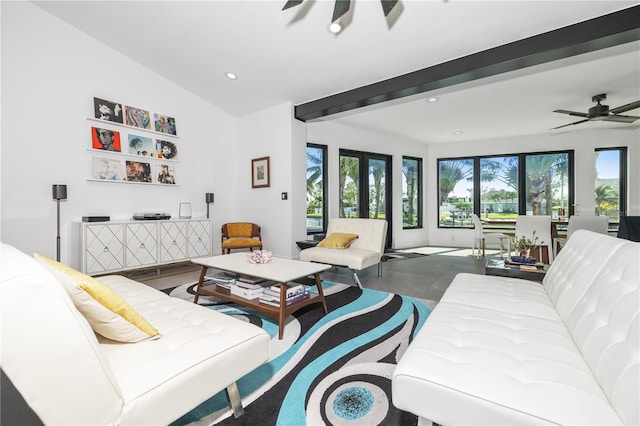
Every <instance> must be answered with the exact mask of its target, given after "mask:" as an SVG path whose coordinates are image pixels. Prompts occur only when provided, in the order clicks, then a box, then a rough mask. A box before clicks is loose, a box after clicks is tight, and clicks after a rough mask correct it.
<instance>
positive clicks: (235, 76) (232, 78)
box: [224, 72, 238, 80]
mask: <svg viewBox="0 0 640 426" xmlns="http://www.w3.org/2000/svg"><path fill="white" fill-rule="evenodd" d="M224 75H225V76H226V77H227V78H228V79H229V80H236V79H237V78H238V76H237V75H235V74H234V73H232V72H227V73H225V74H224Z"/></svg>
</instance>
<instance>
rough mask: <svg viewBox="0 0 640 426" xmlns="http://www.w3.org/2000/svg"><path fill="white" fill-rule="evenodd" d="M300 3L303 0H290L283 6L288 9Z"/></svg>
mask: <svg viewBox="0 0 640 426" xmlns="http://www.w3.org/2000/svg"><path fill="white" fill-rule="evenodd" d="M300 3H302V0H288V1H287V3H285V5H284V7H283V8H282V10H286V9H289V8H291V7H294V6H297V5H299V4H300Z"/></svg>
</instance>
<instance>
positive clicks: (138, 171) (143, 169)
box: [127, 160, 151, 183]
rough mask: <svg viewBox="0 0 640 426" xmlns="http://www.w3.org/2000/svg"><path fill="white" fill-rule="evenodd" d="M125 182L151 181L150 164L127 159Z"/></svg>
mask: <svg viewBox="0 0 640 426" xmlns="http://www.w3.org/2000/svg"><path fill="white" fill-rule="evenodd" d="M127 182H147V183H150V182H151V164H149V163H141V162H139V161H129V160H127Z"/></svg>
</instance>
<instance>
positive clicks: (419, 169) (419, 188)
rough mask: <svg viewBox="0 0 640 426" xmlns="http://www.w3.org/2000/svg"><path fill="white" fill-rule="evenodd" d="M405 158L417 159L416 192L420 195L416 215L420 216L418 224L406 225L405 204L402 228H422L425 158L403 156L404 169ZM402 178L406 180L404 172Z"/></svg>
mask: <svg viewBox="0 0 640 426" xmlns="http://www.w3.org/2000/svg"><path fill="white" fill-rule="evenodd" d="M404 160H411V161H416V162H417V177H416V193H417V195H418V199H417V203H416V204H417V206H416V216H417V218H418V224H417V225H415V226H405V223H404V205H403V206H402V209H403V210H402V215H403V220H402V229H421V228H422V227H423V223H424V222H423V218H422V217H423V215H422V210H423V208H422V204H423V202H422V201H423V195H422V193H423V191H422V163H423V160H422V158H420V157H411V156H408V155H403V156H402V167H403V169H404ZM402 179H403V182H404V179H405V176H404V173H402Z"/></svg>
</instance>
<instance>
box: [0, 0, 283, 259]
mask: <svg viewBox="0 0 640 426" xmlns="http://www.w3.org/2000/svg"><path fill="white" fill-rule="evenodd" d="M1 7H2V157H1V162H2V163H1V165H2V169H1V182H2V193H1V211H0V222H1V227H0V230H1V232H2V234H1V235H0V237H1V239H2V241H3V242H6V243H9V244H11V245H15V246H16V247H18V248H19V249H21V250H23V251H25V252H27V253H33V252H40V253H42V254H44V255H47V256H51V257H53V256H54V255H55V231H56V229H55V228H56V217H55V215H56V203H55V202H54V201H53V200H52V196H51V185H52V184H66V185H68V200H66V201H64V202H63V203H62V206H61V223H62V229H61V235H62V250H61V251H62V261H69V259H73V258H74V257H75V256H72V253H71V250H72V246H71V241H70V239H71V228H72V226H71V223H72V221H77V220H80V219H81V217H82V216H86V215H110V216H111V217H112V219H128V218H130V217H131V216H132V214H133V213H135V212H138V211H161V212H169V213H170V214H171V215H172V216H173V217H178V205H179V203H180V202H182V201H189V202H191V203H192V207H193V215H194V217H204V215H205V212H206V204H205V202H204V194H205V192H214V193H215V204H214V205H212V215H213V216H212V217H213V222H214V250H216V251H217V252H219V251H220V248H219V244H218V241H219V238H220V237H219V229H220V225H221V223H222V222H221V221H222V220H223V219H227V218H229V217H234V216H235V211H236V192H235V185H236V179H235V178H234V176H235V175H236V164H235V161H234V157H233V155H231V156H230V155H229V150H230V148H229V147H230V146H234V145H235V143H236V127H235V124H236V121H235V119H233V118H232V117H230V116H229V115H227V114H226V113H224V112H222V111H221V110H219V109H218V108H216V107H215V106H212V105H211V104H209V103H207V102H204V101H203V100H202V99H200V98H198V97H197V96H195V95H193V94H192V93H189V92H187V91H185V90H183V89H181V88H180V87H178V86H176V85H174V84H173V83H171V82H169V81H167V80H166V79H164V78H162V77H161V76H159V75H158V74H156V73H154V72H153V71H150V70H149V69H146V68H144V67H142V66H140V65H139V64H137V63H136V62H134V61H132V60H131V59H129V58H127V57H125V56H123V55H122V54H120V53H118V52H115V51H114V50H112V49H110V48H108V47H106V46H104V45H103V44H101V43H99V42H97V41H96V40H94V39H93V38H90V37H88V36H87V35H86V34H84V33H82V32H80V31H78V30H76V29H75V28H73V27H71V26H69V25H67V24H65V23H64V22H62V21H60V20H59V19H57V18H55V17H53V16H51V15H49V14H48V13H46V12H44V11H43V10H42V9H40V8H38V7H36V6H34V5H33V4H31V3H28V2H2V3H1ZM94 96H96V97H100V98H103V99H108V100H114V101H118V102H122V103H123V104H125V105H131V106H135V107H139V108H144V109H148V110H150V111H152V112H160V113H164V114H167V115H170V116H173V117H175V118H176V122H177V131H178V135H179V136H180V139H178V140H177V141H176V143H178V144H179V146H178V148H179V156H180V158H179V160H180V162H179V163H178V164H176V168H177V171H178V174H177V180H178V184H179V185H177V186H175V187H173V186H170V185H162V186H160V185H143V184H124V183H119V184H118V183H101V182H88V181H87V178H89V176H90V172H91V155H92V153H91V152H90V151H88V150H87V149H88V148H89V147H90V146H91V139H90V128H91V126H92V125H94V126H95V123H94V122H91V121H88V120H87V117H92V115H93V97H94ZM127 132H128V130H125V131H124V133H125V134H126V133H127ZM282 161H284V159H283V160H282ZM276 164H278V162H277V163H276ZM242 165H243V167H246V170H247V171H249V167H248V166H246V164H245V163H244V162H243V163H242ZM280 165H281V164H280Z"/></svg>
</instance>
